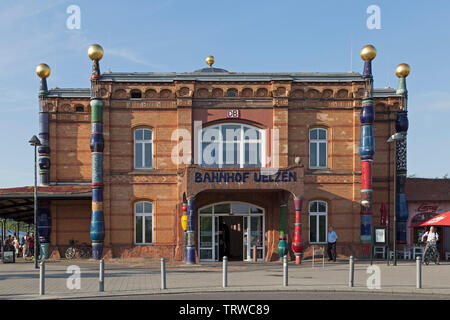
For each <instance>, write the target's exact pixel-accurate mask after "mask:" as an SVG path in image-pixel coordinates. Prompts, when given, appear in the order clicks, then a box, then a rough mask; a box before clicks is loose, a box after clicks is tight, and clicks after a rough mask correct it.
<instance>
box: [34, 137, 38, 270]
mask: <svg viewBox="0 0 450 320" xmlns="http://www.w3.org/2000/svg"><path fill="white" fill-rule="evenodd" d="M36 148H37V146H36V145H35V146H34V268H35V269H37V268H38V232H37V210H38V202H37V201H38V200H37V168H36V167H37V159H36V157H37V155H36Z"/></svg>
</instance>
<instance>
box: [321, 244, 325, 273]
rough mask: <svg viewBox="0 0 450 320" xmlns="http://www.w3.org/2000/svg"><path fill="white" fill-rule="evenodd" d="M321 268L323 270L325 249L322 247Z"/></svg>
mask: <svg viewBox="0 0 450 320" xmlns="http://www.w3.org/2000/svg"><path fill="white" fill-rule="evenodd" d="M322 268H325V247H324V246H322Z"/></svg>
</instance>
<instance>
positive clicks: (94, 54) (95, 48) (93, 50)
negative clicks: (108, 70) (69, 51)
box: [88, 44, 103, 60]
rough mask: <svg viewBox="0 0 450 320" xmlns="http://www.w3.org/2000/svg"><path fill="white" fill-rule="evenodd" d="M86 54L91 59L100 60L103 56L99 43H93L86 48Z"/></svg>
mask: <svg viewBox="0 0 450 320" xmlns="http://www.w3.org/2000/svg"><path fill="white" fill-rule="evenodd" d="M88 56H89V58H90V59H91V60H101V59H102V58H103V48H102V46H101V45H99V44H93V45H91V46H90V47H89V49H88Z"/></svg>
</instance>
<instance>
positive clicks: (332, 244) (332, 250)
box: [328, 226, 338, 262]
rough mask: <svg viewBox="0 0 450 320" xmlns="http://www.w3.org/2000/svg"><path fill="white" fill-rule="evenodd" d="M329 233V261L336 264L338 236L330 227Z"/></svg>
mask: <svg viewBox="0 0 450 320" xmlns="http://www.w3.org/2000/svg"><path fill="white" fill-rule="evenodd" d="M329 230H330V231H329V232H328V261H331V260H333V261H334V262H336V241H337V238H338V236H337V234H336V232H334V230H333V227H332V226H330V227H329Z"/></svg>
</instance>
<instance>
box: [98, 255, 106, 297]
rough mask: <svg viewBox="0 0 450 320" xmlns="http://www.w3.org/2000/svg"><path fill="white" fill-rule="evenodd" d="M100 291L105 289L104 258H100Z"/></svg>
mask: <svg viewBox="0 0 450 320" xmlns="http://www.w3.org/2000/svg"><path fill="white" fill-rule="evenodd" d="M98 291H99V292H103V291H105V261H104V260H103V259H102V260H100V272H99V278H98Z"/></svg>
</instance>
